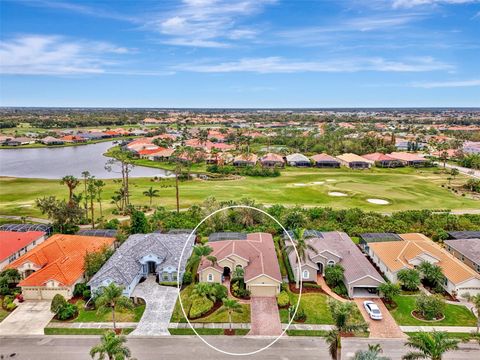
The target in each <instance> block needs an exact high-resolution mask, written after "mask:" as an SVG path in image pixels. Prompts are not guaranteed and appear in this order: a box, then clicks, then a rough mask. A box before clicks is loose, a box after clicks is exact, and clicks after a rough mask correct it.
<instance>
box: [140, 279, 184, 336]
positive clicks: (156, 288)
mask: <svg viewBox="0 0 480 360" xmlns="http://www.w3.org/2000/svg"><path fill="white" fill-rule="evenodd" d="M132 296H134V297H139V298H142V299H144V300H145V303H146V308H145V312H144V313H143V316H142V319H141V320H140V322H139V323H138V326H137V328H136V329H135V330H134V331H133V332H132V333H131V334H130V335H133V336H145V335H147V336H150V335H170V333H169V332H168V324H170V318H171V317H172V312H173V308H174V307H175V302H176V301H177V296H178V289H177V288H176V287H172V286H160V285H158V284H157V283H156V282H155V279H154V278H148V279H147V280H145V281H144V282H143V283H141V284H138V285H137V287H136V288H135V289H134V290H133V294H132Z"/></svg>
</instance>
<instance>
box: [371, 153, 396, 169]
mask: <svg viewBox="0 0 480 360" xmlns="http://www.w3.org/2000/svg"><path fill="white" fill-rule="evenodd" d="M362 157H363V158H364V159H367V160H368V161H371V162H372V163H373V164H375V166H376V167H382V168H395V167H401V166H403V162H402V161H400V160H397V159H394V158H393V157H391V156H388V155H385V154H382V153H373V154H366V155H362Z"/></svg>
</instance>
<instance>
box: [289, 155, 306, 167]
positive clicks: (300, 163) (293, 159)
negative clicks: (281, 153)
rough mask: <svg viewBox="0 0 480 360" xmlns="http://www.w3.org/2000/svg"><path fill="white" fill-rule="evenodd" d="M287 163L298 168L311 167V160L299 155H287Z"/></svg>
mask: <svg viewBox="0 0 480 360" xmlns="http://www.w3.org/2000/svg"><path fill="white" fill-rule="evenodd" d="M285 161H286V162H287V164H288V165H290V166H296V167H309V166H310V165H311V163H310V159H309V158H308V157H306V156H305V155H303V154H299V153H295V154H290V155H287V156H286V157H285Z"/></svg>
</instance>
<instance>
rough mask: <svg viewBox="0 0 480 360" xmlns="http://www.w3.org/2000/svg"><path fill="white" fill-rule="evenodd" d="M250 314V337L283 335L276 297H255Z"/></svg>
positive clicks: (252, 299)
mask: <svg viewBox="0 0 480 360" xmlns="http://www.w3.org/2000/svg"><path fill="white" fill-rule="evenodd" d="M250 312H251V315H250V321H251V330H250V332H249V333H248V335H263V336H278V335H280V334H281V333H282V324H281V323H280V314H279V313H278V305H277V298H276V297H274V296H253V297H252V298H251V300H250Z"/></svg>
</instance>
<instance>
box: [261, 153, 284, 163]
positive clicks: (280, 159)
mask: <svg viewBox="0 0 480 360" xmlns="http://www.w3.org/2000/svg"><path fill="white" fill-rule="evenodd" d="M264 161H269V162H281V163H282V164H283V163H284V160H283V157H282V156H281V155H278V154H274V153H268V154H265V155H264V156H262V158H261V159H260V162H264Z"/></svg>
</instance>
